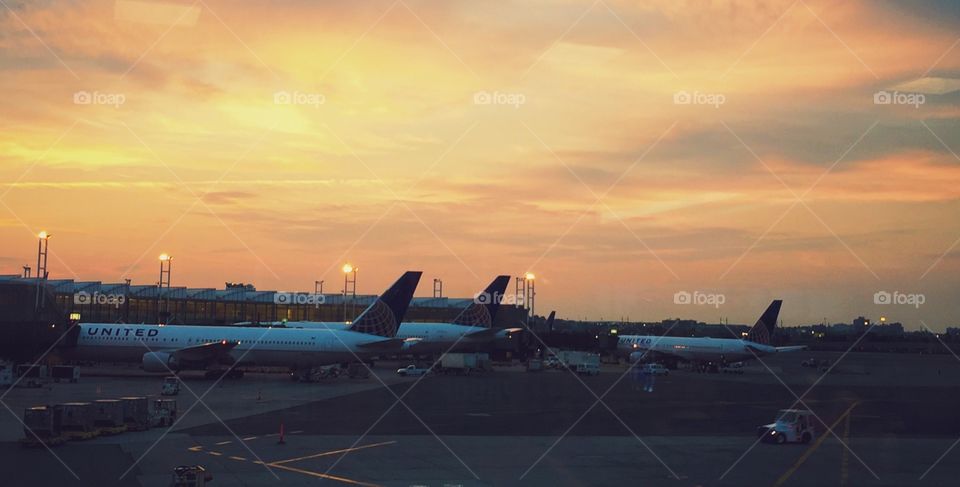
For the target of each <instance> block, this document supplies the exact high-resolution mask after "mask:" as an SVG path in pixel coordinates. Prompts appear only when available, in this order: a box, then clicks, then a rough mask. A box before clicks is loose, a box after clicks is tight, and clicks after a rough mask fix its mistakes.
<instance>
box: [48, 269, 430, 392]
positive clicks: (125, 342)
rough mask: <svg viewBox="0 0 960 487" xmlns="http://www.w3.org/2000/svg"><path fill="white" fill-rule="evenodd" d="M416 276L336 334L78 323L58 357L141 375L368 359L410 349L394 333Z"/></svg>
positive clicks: (309, 366)
mask: <svg viewBox="0 0 960 487" xmlns="http://www.w3.org/2000/svg"><path fill="white" fill-rule="evenodd" d="M421 274H422V273H421V272H419V271H408V272H406V273H404V274H403V276H401V277H400V279H398V280H397V281H396V282H395V283H394V284H393V285H392V286H390V287H389V288H388V289H387V290H386V291H385V292H384V293H383V294H382V295H380V297H378V298H377V300H376V301H374V302H373V303H372V304H370V306H368V307H367V309H366V310H364V312H363V313H362V314H360V316H359V317H357V320H356V321H354V322H353V323H351V324H350V326H348V327H346V328H345V329H342V330H331V329H320V328H318V329H298V328H248V327H233V326H193V325H167V326H161V325H127V324H115V323H80V324H78V325H77V327H76V330H77V332H74V334H73V338H71V339H68V342H69V344H68V345H67V348H66V349H65V350H63V353H64V356H65V357H67V358H68V359H72V360H95V361H116V362H134V363H135V362H140V363H142V365H143V369H144V370H145V371H147V372H168V373H169V372H176V371H180V370H190V369H200V370H203V369H208V370H210V369H215V368H217V367H218V366H223V365H226V366H236V365H266V366H289V367H290V368H291V369H292V370H295V371H299V372H301V373H302V374H303V375H307V374H309V373H311V372H312V370H313V369H314V368H317V367H320V366H324V365H330V364H337V363H346V362H357V361H362V360H367V359H370V358H372V357H373V356H376V355H383V354H384V353H395V351H396V350H400V349H402V348H403V347H405V346H408V345H409V344H408V342H407V341H406V340H404V339H402V338H397V337H396V332H397V328H398V327H399V323H401V322H402V321H403V316H404V315H405V314H406V312H407V308H408V306H409V305H410V301H411V299H413V293H414V291H415V290H416V288H417V284H418V283H419V282H420V276H421ZM229 370H230V374H231V376H233V377H241V376H242V371H239V370H237V369H236V367H230V368H229ZM211 372H215V370H211Z"/></svg>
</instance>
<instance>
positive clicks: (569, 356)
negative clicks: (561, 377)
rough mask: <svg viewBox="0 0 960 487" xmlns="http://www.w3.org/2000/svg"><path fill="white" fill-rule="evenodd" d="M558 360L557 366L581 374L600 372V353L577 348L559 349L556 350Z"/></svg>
mask: <svg viewBox="0 0 960 487" xmlns="http://www.w3.org/2000/svg"><path fill="white" fill-rule="evenodd" d="M557 359H558V360H559V361H560V366H559V368H561V369H563V368H569V369H570V370H572V371H574V372H576V373H578V374H583V375H597V374H599V373H600V355H599V354H596V353H590V352H580V351H577V350H561V351H559V352H557Z"/></svg>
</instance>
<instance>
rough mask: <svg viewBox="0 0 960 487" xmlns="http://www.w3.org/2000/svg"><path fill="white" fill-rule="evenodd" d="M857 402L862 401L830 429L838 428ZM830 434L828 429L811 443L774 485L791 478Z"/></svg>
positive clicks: (774, 486) (850, 408) (776, 486)
mask: <svg viewBox="0 0 960 487" xmlns="http://www.w3.org/2000/svg"><path fill="white" fill-rule="evenodd" d="M857 404H860V401H856V402H854V403H853V404H851V405H850V407H848V408H847V410H846V411H844V412H843V414H841V415H840V417H839V418H837V420H836V421H834V422H833V424H831V425H830V429H831V430H833V429H834V428H836V427H837V425H838V424H840V421H843V419H844V418H846V417H847V416H849V415H850V412H851V411H853V408H855V407H857ZM829 435H830V434H829V432H828V431H824V432H823V434H821V435H820V438H817V441H815V442H814V443H813V445H810V448H807V451H805V452H803V455H801V456H800V458H798V459H797V461H796V463H794V464H793V466H792V467H790V469H789V470H787V471H786V472H784V474H783V475H781V476H780V478H779V479H777V482H776V483H775V484H773V487H780V486H781V485H783V483H784V482H786V481H787V480H788V479H789V478H790V476H791V475H793V473H794V472H796V471H797V469H798V468H800V465H803V462H805V461H807V458H809V457H810V455H812V454H813V452H814V451H816V450H817V448H820V445H822V444H823V442H824V441H826V440H827V438H828V437H829Z"/></svg>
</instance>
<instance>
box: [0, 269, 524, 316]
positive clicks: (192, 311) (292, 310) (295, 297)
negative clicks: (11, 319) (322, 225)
mask: <svg viewBox="0 0 960 487" xmlns="http://www.w3.org/2000/svg"><path fill="white" fill-rule="evenodd" d="M42 282H43V283H44V284H45V285H46V287H47V289H49V291H50V292H51V293H52V296H53V299H54V300H55V303H56V307H57V308H58V310H59V312H61V313H63V314H64V316H65V317H72V319H73V320H79V321H84V322H94V323H164V324H191V325H231V324H234V323H243V322H249V323H270V322H278V321H327V322H344V321H352V320H353V319H354V318H355V317H356V316H357V315H359V314H360V313H361V312H363V310H364V309H366V307H367V306H369V305H370V304H371V303H373V301H374V300H376V299H377V296H376V295H346V296H345V295H343V294H341V293H337V294H319V295H318V294H314V293H306V292H300V293H292V292H279V291H259V290H257V289H256V288H254V287H253V286H251V285H249V284H230V283H227V285H226V286H225V287H224V288H223V289H212V288H188V287H163V288H161V287H159V286H157V285H156V284H154V285H137V284H132V283H129V282H123V283H104V282H99V281H74V280H70V279H49V280H45V281H42ZM0 283H8V284H11V285H16V284H20V285H21V286H36V285H37V280H36V279H35V278H24V277H21V276H16V275H12V276H10V275H0ZM472 301H473V298H472V297H470V298H448V297H431V298H414V299H413V301H412V302H411V303H410V308H409V309H408V310H407V315H406V317H405V318H404V321H419V322H427V321H430V322H444V321H450V320H452V319H453V318H454V317H456V316H457V314H459V313H460V311H462V310H463V309H464V308H466V307H467V306H468V305H470V303H471V302H472ZM527 315H528V310H527V309H525V308H523V307H520V306H511V305H502V306H501V307H500V310H499V311H498V312H497V317H496V322H495V323H494V327H507V326H510V327H514V326H517V325H518V324H521V323H525V322H526V320H527Z"/></svg>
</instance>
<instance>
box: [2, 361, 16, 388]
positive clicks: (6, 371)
mask: <svg viewBox="0 0 960 487" xmlns="http://www.w3.org/2000/svg"><path fill="white" fill-rule="evenodd" d="M12 385H13V366H12V365H10V364H8V363H6V362H0V387H3V388H7V387H10V386H12Z"/></svg>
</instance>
